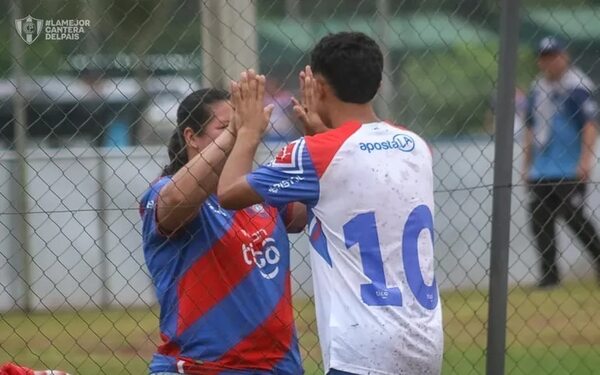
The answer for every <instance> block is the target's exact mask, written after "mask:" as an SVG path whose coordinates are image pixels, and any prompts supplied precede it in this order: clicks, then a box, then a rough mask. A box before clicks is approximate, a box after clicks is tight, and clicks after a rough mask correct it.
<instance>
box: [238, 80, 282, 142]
mask: <svg viewBox="0 0 600 375" xmlns="http://www.w3.org/2000/svg"><path fill="white" fill-rule="evenodd" d="M264 95H265V76H263V75H257V74H256V73H255V72H254V70H252V69H250V70H247V71H244V72H242V74H241V75H240V80H239V81H238V82H232V83H231V99H232V102H233V106H234V107H235V113H234V121H235V123H236V127H237V129H238V130H242V129H243V130H244V131H250V132H254V133H257V134H258V135H260V136H262V135H263V133H264V132H265V130H266V129H267V125H268V124H269V119H270V118H271V112H273V108H274V106H273V105H272V104H270V105H268V106H266V107H263V103H264Z"/></svg>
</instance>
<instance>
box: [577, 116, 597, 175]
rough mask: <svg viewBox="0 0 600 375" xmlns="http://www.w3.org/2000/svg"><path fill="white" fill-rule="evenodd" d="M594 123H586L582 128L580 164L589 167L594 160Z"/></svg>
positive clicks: (595, 132) (595, 131)
mask: <svg viewBox="0 0 600 375" xmlns="http://www.w3.org/2000/svg"><path fill="white" fill-rule="evenodd" d="M596 126H597V125H596V124H595V123H594V122H591V121H590V122H588V123H586V124H585V126H584V127H583V137H582V149H581V159H580V164H581V165H586V166H591V164H592V161H593V160H594V157H595V155H594V151H595V147H596V137H597V130H596Z"/></svg>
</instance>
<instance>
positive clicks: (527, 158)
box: [523, 128, 533, 174]
mask: <svg viewBox="0 0 600 375" xmlns="http://www.w3.org/2000/svg"><path fill="white" fill-rule="evenodd" d="M532 145H533V131H532V130H531V129H530V128H527V129H526V130H525V139H524V142H523V173H524V174H526V173H527V172H528V171H529V168H530V167H531V162H532V152H533V150H532Z"/></svg>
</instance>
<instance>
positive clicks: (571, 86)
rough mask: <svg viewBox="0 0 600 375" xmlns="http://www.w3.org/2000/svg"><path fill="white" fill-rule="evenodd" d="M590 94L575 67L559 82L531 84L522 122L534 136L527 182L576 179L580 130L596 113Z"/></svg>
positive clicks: (586, 80) (587, 83)
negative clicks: (525, 117) (525, 115)
mask: <svg viewBox="0 0 600 375" xmlns="http://www.w3.org/2000/svg"><path fill="white" fill-rule="evenodd" d="M592 91H593V84H592V82H591V81H590V79H589V78H587V77H586V76H585V75H584V74H583V73H582V72H581V71H579V70H578V69H575V68H572V69H570V70H568V71H567V72H566V73H565V74H564V75H563V77H562V78H561V79H560V80H559V81H556V82H551V81H548V80H547V79H545V78H543V77H542V78H539V79H537V80H536V81H535V82H534V83H533V85H532V87H531V92H530V95H529V100H528V111H527V121H526V123H527V126H528V127H529V128H531V129H532V130H533V134H534V141H533V144H532V153H533V154H532V156H533V158H532V166H531V168H530V170H529V176H528V178H529V179H530V180H533V181H535V180H560V179H575V178H576V177H577V165H578V164H579V159H580V157H581V149H582V130H583V127H584V125H585V124H586V123H588V122H589V121H594V120H595V118H596V116H597V113H598V107H597V104H596V102H595V101H594V98H593V96H592Z"/></svg>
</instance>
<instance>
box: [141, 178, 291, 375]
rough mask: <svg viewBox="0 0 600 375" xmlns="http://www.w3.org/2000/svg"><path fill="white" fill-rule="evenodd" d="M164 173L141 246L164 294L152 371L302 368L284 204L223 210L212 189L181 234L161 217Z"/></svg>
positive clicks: (149, 202)
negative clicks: (167, 228)
mask: <svg viewBox="0 0 600 375" xmlns="http://www.w3.org/2000/svg"><path fill="white" fill-rule="evenodd" d="M169 181H170V177H163V178H161V179H160V180H158V181H157V182H155V183H154V184H153V185H152V186H151V187H150V188H149V189H148V190H147V191H146V193H144V196H143V197H142V199H141V206H140V209H141V210H140V213H141V216H142V220H143V231H142V237H143V241H144V246H143V247H144V256H145V259H146V264H147V266H148V270H149V271H150V275H151V276H152V282H153V284H154V288H155V290H156V294H157V297H158V302H159V304H160V336H161V339H162V344H161V345H160V347H159V348H158V351H157V353H156V354H155V355H154V357H153V359H152V362H151V363H150V372H151V373H152V372H181V373H183V372H185V373H186V374H219V375H229V374H252V375H272V374H278V375H279V374H281V375H299V374H302V373H303V370H302V364H301V361H300V353H299V348H298V343H297V339H296V332H295V328H294V320H293V309H292V304H291V285H290V257H289V240H288V237H287V233H286V229H285V225H284V222H283V219H282V217H281V216H282V215H283V211H280V210H278V209H277V208H275V207H273V206H268V205H263V204H257V205H254V206H252V207H248V208H246V209H243V210H239V211H229V210H224V209H223V208H221V207H220V206H219V203H218V201H217V199H216V197H215V196H214V195H211V196H209V197H208V198H207V200H206V201H205V202H204V204H202V206H201V207H200V209H199V211H198V215H197V216H196V217H195V218H194V219H192V220H191V221H190V222H189V223H188V224H186V225H185V226H184V227H183V228H182V229H180V230H179V231H178V232H177V233H176V234H175V235H171V236H169V237H167V236H164V235H163V234H162V233H161V232H160V231H159V228H158V227H157V223H156V207H157V205H158V204H160V202H159V201H158V194H159V192H160V190H161V189H162V188H163V187H164V186H165V185H166V184H167V183H168V182H169Z"/></svg>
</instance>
